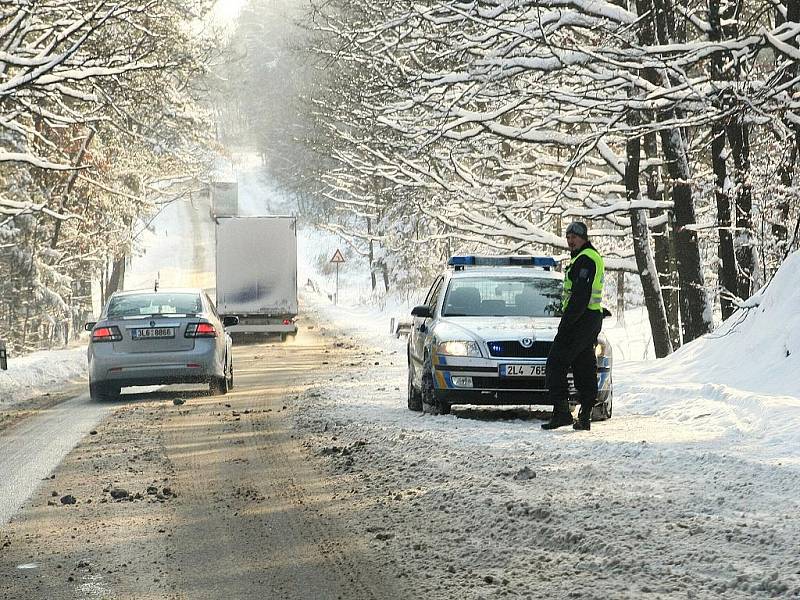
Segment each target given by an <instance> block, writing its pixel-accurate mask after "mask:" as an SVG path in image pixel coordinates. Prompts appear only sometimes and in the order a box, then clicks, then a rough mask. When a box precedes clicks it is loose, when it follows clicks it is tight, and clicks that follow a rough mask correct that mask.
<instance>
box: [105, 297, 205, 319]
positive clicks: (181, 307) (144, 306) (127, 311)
mask: <svg viewBox="0 0 800 600" xmlns="http://www.w3.org/2000/svg"><path fill="white" fill-rule="evenodd" d="M202 306H203V305H202V303H201V302H200V295H199V294H192V293H187V292H184V293H176V294H169V293H160V292H151V293H141V294H127V295H125V296H115V297H114V298H112V299H111V301H110V302H109V303H108V313H107V316H108V317H109V318H114V317H136V316H140V315H174V314H197V313H199V312H202Z"/></svg>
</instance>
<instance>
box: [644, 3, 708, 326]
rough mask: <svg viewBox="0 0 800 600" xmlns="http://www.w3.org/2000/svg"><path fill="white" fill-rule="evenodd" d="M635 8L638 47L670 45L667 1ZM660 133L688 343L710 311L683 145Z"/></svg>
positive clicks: (677, 134) (666, 115)
mask: <svg viewBox="0 0 800 600" xmlns="http://www.w3.org/2000/svg"><path fill="white" fill-rule="evenodd" d="M636 8H637V12H638V13H639V15H640V16H641V17H642V19H641V24H640V27H639V40H640V42H641V43H642V45H651V44H652V43H653V42H654V41H657V42H658V43H659V44H661V45H664V46H666V45H668V44H670V43H671V41H672V40H671V34H670V29H671V28H672V30H673V31H674V17H673V15H672V13H671V4H670V3H669V2H668V1H667V0H636ZM654 38H655V40H654ZM657 75H658V77H660V78H662V79H665V80H668V79H669V74H668V73H667V72H665V71H660V72H659V73H658V74H657ZM645 76H646V77H647V76H653V73H645ZM667 83H668V81H667ZM674 116H675V111H674V110H672V109H669V110H666V111H663V112H661V113H659V114H658V115H657V117H656V119H657V120H658V121H667V120H670V119H672V118H673V117H674ZM660 133H661V147H662V150H663V153H664V158H665V162H666V168H667V173H668V174H669V176H670V178H671V180H672V201H673V204H674V206H675V228H676V231H675V259H676V262H677V266H678V281H679V283H680V312H681V325H682V333H683V341H685V342H688V341H691V340H693V339H696V338H698V337H700V336H701V335H703V334H705V333H708V332H709V331H710V330H711V307H710V306H709V305H708V298H707V297H706V293H705V284H704V281H703V271H702V267H701V262H700V249H699V246H698V243H697V234H696V233H695V232H694V231H693V230H692V228H691V225H694V224H695V223H696V219H695V214H694V199H693V197H692V188H691V181H690V179H691V173H690V172H689V160H688V156H687V152H686V143H685V141H684V139H683V136H682V135H681V131H680V129H677V128H672V129H664V130H662V131H661V132H660Z"/></svg>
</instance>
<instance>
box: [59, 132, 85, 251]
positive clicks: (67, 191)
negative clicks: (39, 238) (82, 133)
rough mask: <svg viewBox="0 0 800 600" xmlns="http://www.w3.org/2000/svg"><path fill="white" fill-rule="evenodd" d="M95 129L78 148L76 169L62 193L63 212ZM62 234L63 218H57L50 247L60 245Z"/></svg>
mask: <svg viewBox="0 0 800 600" xmlns="http://www.w3.org/2000/svg"><path fill="white" fill-rule="evenodd" d="M94 134H95V130H94V129H91V130H90V131H89V134H88V135H87V136H86V137H85V138H84V140H83V143H81V147H80V150H78V154H77V155H76V156H75V160H74V161H73V166H74V167H76V169H75V170H74V171H72V172H71V173H70V174H69V177H68V178H67V183H66V185H65V187H64V192H63V193H62V194H61V202H60V204H59V211H58V212H62V211H63V210H64V208H66V206H67V201H68V200H69V195H70V194H71V193H72V188H73V187H74V186H75V182H76V181H77V180H78V174H79V173H80V171H79V170H78V169H77V167H80V166H81V163H82V162H83V157H84V156H86V152H87V150H88V149H89V145H90V144H91V143H92V139H94ZM60 235H61V219H56V224H55V230H54V231H53V238H52V239H51V240H50V247H51V248H55V247H56V246H57V245H58V239H59V237H60Z"/></svg>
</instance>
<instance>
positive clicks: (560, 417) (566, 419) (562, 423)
mask: <svg viewBox="0 0 800 600" xmlns="http://www.w3.org/2000/svg"><path fill="white" fill-rule="evenodd" d="M567 425H572V413H570V412H560V411H559V412H556V411H553V416H552V417H550V420H549V421H548V422H547V423H542V429H558V428H559V427H566V426H567Z"/></svg>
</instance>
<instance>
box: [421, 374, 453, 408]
mask: <svg viewBox="0 0 800 600" xmlns="http://www.w3.org/2000/svg"><path fill="white" fill-rule="evenodd" d="M422 410H423V411H424V412H426V413H429V414H432V415H449V414H450V403H449V402H446V401H445V400H444V399H442V398H441V397H440V396H439V395H438V394H437V393H436V388H435V387H433V374H432V373H431V372H430V371H426V372H425V373H423V374H422Z"/></svg>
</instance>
